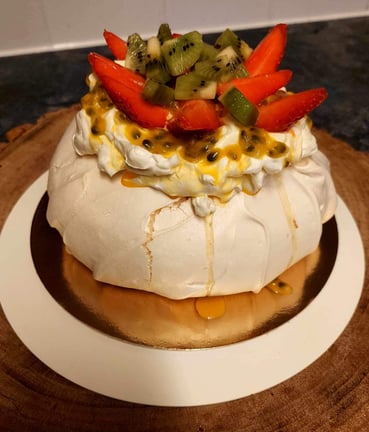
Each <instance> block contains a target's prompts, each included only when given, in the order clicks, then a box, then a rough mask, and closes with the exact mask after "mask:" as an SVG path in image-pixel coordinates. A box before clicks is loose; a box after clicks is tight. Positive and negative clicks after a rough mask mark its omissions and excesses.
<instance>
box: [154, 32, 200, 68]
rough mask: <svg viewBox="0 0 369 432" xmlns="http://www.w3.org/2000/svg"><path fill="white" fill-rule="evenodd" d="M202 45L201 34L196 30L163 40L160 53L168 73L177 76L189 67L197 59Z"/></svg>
mask: <svg viewBox="0 0 369 432" xmlns="http://www.w3.org/2000/svg"><path fill="white" fill-rule="evenodd" d="M202 47H203V41H202V36H201V34H200V33H199V32H197V31H192V32H190V33H186V34H184V35H183V36H180V37H178V38H175V39H170V40H167V41H165V42H164V43H163V45H162V54H163V57H164V59H165V61H166V64H167V68H168V70H169V72H170V74H171V75H173V76H178V75H181V74H182V73H184V72H186V71H187V70H188V69H190V68H191V66H193V65H194V64H195V62H196V61H197V60H198V59H199V57H200V54H201V51H202Z"/></svg>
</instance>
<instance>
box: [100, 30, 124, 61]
mask: <svg viewBox="0 0 369 432" xmlns="http://www.w3.org/2000/svg"><path fill="white" fill-rule="evenodd" d="M104 39H105V41H106V43H107V45H108V47H109V49H110V51H111V52H112V54H113V56H114V57H115V58H116V59H117V60H124V59H125V58H126V54H127V42H126V41H125V40H123V39H121V38H120V37H119V36H117V35H116V34H114V33H112V32H109V31H107V30H104Z"/></svg>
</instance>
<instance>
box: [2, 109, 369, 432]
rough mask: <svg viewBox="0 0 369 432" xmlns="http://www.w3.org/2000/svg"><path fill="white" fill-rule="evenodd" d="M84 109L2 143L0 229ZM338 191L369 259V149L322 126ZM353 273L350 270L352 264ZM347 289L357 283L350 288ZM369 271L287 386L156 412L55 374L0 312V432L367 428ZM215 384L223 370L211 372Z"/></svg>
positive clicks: (52, 117) (54, 116) (52, 116)
mask: <svg viewBox="0 0 369 432" xmlns="http://www.w3.org/2000/svg"><path fill="white" fill-rule="evenodd" d="M77 109H78V107H77V106H73V107H70V108H67V109H63V110H61V111H57V112H54V113H49V114H47V115H45V116H44V117H42V118H41V119H40V120H39V121H38V123H37V124H36V125H22V126H20V127H19V128H17V129H15V130H12V131H11V132H10V133H9V135H8V137H9V139H10V141H9V142H8V143H0V174H1V175H0V191H1V206H0V228H1V227H2V226H3V224H4V222H5V220H6V217H7V215H8V213H9V211H10V210H11V208H12V206H13V205H14V204H15V203H16V201H17V200H18V199H19V197H20V196H21V194H22V193H23V192H24V191H25V190H26V189H27V187H28V186H29V185H30V184H31V183H32V182H33V181H34V180H35V179H36V178H38V177H39V176H40V175H41V174H42V173H43V172H44V171H45V170H47V168H48V164H49V161H50V158H51V155H52V153H53V151H54V149H55V146H56V144H57V143H58V141H59V139H60V137H61V135H62V134H63V131H64V129H65V128H66V126H67V125H68V123H69V122H70V121H71V120H72V118H73V116H74V114H75V112H76V110H77ZM315 134H316V136H317V139H318V142H319V145H320V148H321V149H322V151H323V152H324V153H325V154H326V155H327V156H328V157H329V159H330V161H331V167H332V174H333V177H334V180H335V183H336V187H337V191H338V193H339V194H340V196H341V197H342V199H343V200H344V201H345V203H346V205H347V206H348V207H349V209H350V211H351V213H352V215H353V216H354V218H355V220H356V222H357V224H358V227H359V230H360V232H361V235H362V239H363V242H364V247H365V253H366V257H367V258H366V265H367V266H368V263H369V258H368V257H369V250H368V249H369V211H368V209H369V205H368V204H369V198H368V197H369V181H368V177H369V154H365V153H360V152H357V151H355V150H353V149H352V148H351V147H350V146H349V145H348V144H347V143H344V142H342V141H340V140H337V139H335V138H334V137H332V136H330V135H329V134H328V133H327V132H325V131H322V130H316V131H315ZM347 271H350V269H347ZM347 289H350V287H347ZM368 302H369V276H368V274H367V275H366V279H365V286H364V291H363V294H362V297H361V300H360V302H359V305H358V308H357V310H356V312H355V314H354V316H353V318H352V320H351V322H350V323H349V325H348V327H347V328H346V329H345V331H344V333H343V334H342V335H341V336H340V337H339V339H338V340H337V341H336V343H334V345H333V346H332V347H331V348H330V349H329V350H328V351H327V352H326V353H325V354H324V355H322V356H321V357H320V358H319V359H318V360H316V361H315V362H314V363H313V364H312V365H311V366H310V367H308V368H307V369H305V370H304V371H302V372H300V373H299V374H298V375H296V376H294V377H293V378H291V379H289V380H287V381H285V382H284V383H282V384H280V385H278V386H276V387H274V388H271V389H269V390H266V391H264V392H261V393H258V394H256V395H252V396H249V397H247V398H243V399H239V400H235V401H232V402H227V403H222V404H217V405H209V406H202V407H190V408H162V407H161V408H158V407H151V406H143V405H136V404H132V403H127V402H122V401H118V400H114V399H110V398H108V397H104V396H101V395H98V394H95V393H93V392H90V391H88V390H86V389H83V388H81V387H79V386H77V385H75V384H73V383H71V382H69V381H67V380H66V379H64V378H62V377H60V376H59V375H58V374H56V373H55V372H53V371H51V370H50V369H49V368H48V367H46V366H45V365H44V364H43V363H42V362H41V361H39V360H38V359H37V358H35V357H34V356H33V355H32V354H31V353H30V352H29V351H28V349H27V348H26V347H25V346H24V345H23V344H22V342H21V341H20V340H19V339H18V338H17V336H16V335H15V334H14V332H13V330H12V329H11V327H10V326H9V324H8V322H7V321H6V318H5V317H4V314H3V312H2V311H0V344H1V351H0V430H6V431H38V432H39V431H67V430H68V431H96V432H100V431H123V430H124V431H126V430H127V431H130V432H134V431H186V432H187V431H193V432H208V431H253V432H276V431H299V432H302V431H307V432H310V431H350V432H352V431H363V430H368V429H367V428H368V426H367V419H368V417H369V303H368ZM214 380H216V376H214Z"/></svg>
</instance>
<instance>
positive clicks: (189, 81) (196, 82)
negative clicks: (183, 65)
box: [174, 72, 217, 100]
mask: <svg viewBox="0 0 369 432" xmlns="http://www.w3.org/2000/svg"><path fill="white" fill-rule="evenodd" d="M216 91H217V82H216V81H211V80H207V79H205V78H202V77H201V76H200V75H198V74H197V73H196V72H189V73H188V74H185V75H181V76H179V77H178V78H177V80H176V85H175V89H174V97H175V99H177V100H186V99H214V98H215V96H216Z"/></svg>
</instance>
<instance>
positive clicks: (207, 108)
mask: <svg viewBox="0 0 369 432" xmlns="http://www.w3.org/2000/svg"><path fill="white" fill-rule="evenodd" d="M219 126H221V121H220V119H219V116H218V112H217V106H216V104H215V103H214V102H213V101H208V100H203V99H192V100H188V101H185V102H183V103H181V104H180V105H179V107H178V109H177V110H176V111H175V112H174V117H173V119H172V120H171V121H170V123H169V124H168V128H169V129H170V130H171V131H172V132H174V133H176V132H180V131H181V130H182V131H201V130H204V131H206V130H209V131H212V130H215V129H218V127H219Z"/></svg>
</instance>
